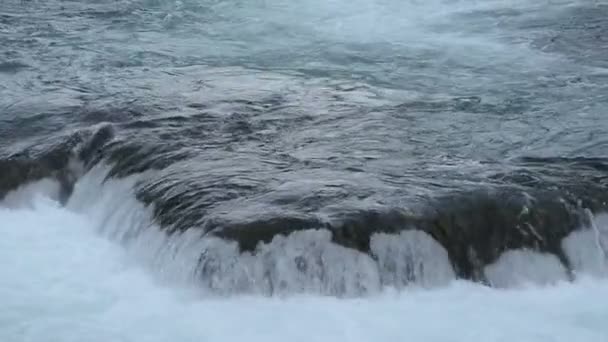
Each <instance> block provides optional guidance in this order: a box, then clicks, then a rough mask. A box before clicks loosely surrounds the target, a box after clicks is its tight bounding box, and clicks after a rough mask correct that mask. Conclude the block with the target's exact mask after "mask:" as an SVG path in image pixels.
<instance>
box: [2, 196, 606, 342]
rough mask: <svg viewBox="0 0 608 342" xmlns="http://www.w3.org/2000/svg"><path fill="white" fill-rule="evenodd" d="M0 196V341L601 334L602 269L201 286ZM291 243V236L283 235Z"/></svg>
mask: <svg viewBox="0 0 608 342" xmlns="http://www.w3.org/2000/svg"><path fill="white" fill-rule="evenodd" d="M32 203H33V205H32V206H31V207H24V208H17V209H7V208H0V234H1V238H0V260H2V261H3V262H2V267H0V279H1V281H0V303H2V306H1V307H0V341H3V342H25V341H27V342H48V341H62V342H81V341H87V342H107V341H121V342H135V341H137V342H141V341H146V342H166V341H175V342H187V341H225V342H230V341H244V340H247V341H252V342H256V341H264V342H272V341H307V342H308V341H311V340H313V341H346V340H348V341H404V340H412V341H454V342H458V341H487V342H493V341H521V342H528V341H529V342H532V341H535V342H536V341H552V342H570V341H586V342H603V341H605V340H606V336H608V326H607V325H606V323H605V317H606V315H608V308H607V307H606V305H605V302H604V301H603V300H601V299H602V298H606V297H607V296H608V283H607V282H606V281H605V280H590V279H583V280H580V281H578V282H577V283H575V284H571V283H566V284H560V285H558V286H552V287H548V288H531V289H526V290H496V289H490V288H487V287H483V286H480V285H475V284H471V283H467V282H456V283H453V284H452V285H451V286H449V287H447V288H442V289H436V290H432V291H429V290H422V291H420V290H405V291H402V292H400V293H390V292H385V293H382V294H378V295H375V296H371V297H367V298H358V299H337V298H331V297H330V298H328V297H321V296H311V295H301V296H292V297H289V298H284V299H280V298H266V297H261V296H254V297H242V296H235V297H231V298H208V297H200V296H199V295H198V294H197V293H196V292H192V291H190V290H189V289H187V288H182V287H177V286H164V285H162V284H159V283H158V282H157V281H156V280H155V279H154V277H152V276H151V273H149V272H147V271H146V270H145V269H142V268H141V267H140V266H139V265H138V264H137V263H134V262H133V258H132V255H131V254H130V253H128V252H127V249H126V248H124V247H123V246H121V245H119V244H117V243H115V242H111V241H110V240H108V239H107V238H104V237H102V236H99V234H97V233H96V232H95V230H94V229H93V227H95V226H97V225H98V222H94V221H93V217H91V216H87V215H85V214H79V213H75V212H73V211H68V210H65V209H64V208H61V207H60V206H59V205H57V203H56V202H53V201H50V200H41V199H38V200H35V201H33V202H32ZM284 243H288V242H284Z"/></svg>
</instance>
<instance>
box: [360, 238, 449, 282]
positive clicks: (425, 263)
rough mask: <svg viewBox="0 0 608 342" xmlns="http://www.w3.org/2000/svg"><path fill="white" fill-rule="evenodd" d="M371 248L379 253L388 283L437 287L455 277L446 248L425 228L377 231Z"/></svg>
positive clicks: (385, 279)
mask: <svg viewBox="0 0 608 342" xmlns="http://www.w3.org/2000/svg"><path fill="white" fill-rule="evenodd" d="M370 249H371V252H372V254H373V255H375V256H376V257H377V260H378V265H379V268H380V275H381V279H382V283H383V284H385V285H388V286H396V287H398V288H402V287H404V286H407V285H412V284H415V285H420V286H423V287H436V286H441V285H447V284H449V283H450V282H451V281H452V280H454V279H456V275H455V273H454V270H453V269H452V265H451V264H450V259H449V257H448V253H447V252H446V250H445V249H444V248H443V247H442V246H441V245H440V244H439V243H438V242H437V241H435V240H434V239H433V238H431V237H430V236H429V235H428V234H426V233H424V232H421V231H418V230H410V231H403V232H401V233H400V234H398V235H394V234H374V235H373V236H372V238H371V241H370Z"/></svg>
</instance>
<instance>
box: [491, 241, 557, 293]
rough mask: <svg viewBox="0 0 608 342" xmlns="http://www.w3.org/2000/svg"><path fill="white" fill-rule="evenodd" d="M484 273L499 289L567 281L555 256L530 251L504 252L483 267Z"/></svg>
mask: <svg viewBox="0 0 608 342" xmlns="http://www.w3.org/2000/svg"><path fill="white" fill-rule="evenodd" d="M484 273H485V276H486V278H487V280H488V281H489V282H490V284H491V285H492V286H495V287H500V288H505V287H522V286H527V285H530V284H535V285H551V284H555V283H558V282H561V281H566V280H568V273H567V271H566V268H565V267H564V266H563V265H562V264H561V263H560V261H559V259H558V258H557V257H556V256H555V255H552V254H547V253H539V252H535V251H531V250H511V251H507V252H504V253H503V254H502V255H501V256H500V258H498V260H497V261H496V262H494V263H492V264H490V265H487V266H486V267H485V269H484Z"/></svg>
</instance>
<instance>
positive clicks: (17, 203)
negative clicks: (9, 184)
mask: <svg viewBox="0 0 608 342" xmlns="http://www.w3.org/2000/svg"><path fill="white" fill-rule="evenodd" d="M60 190H61V186H60V184H59V182H57V181H56V180H53V179H50V178H44V179H41V180H37V181H34V182H30V183H26V184H23V185H21V186H20V187H18V188H17V189H15V190H13V191H10V192H9V193H7V194H6V196H5V197H4V198H3V199H2V201H1V203H0V205H2V206H4V207H8V208H19V207H32V206H33V205H34V202H35V201H36V200H38V199H40V198H51V199H54V200H59V193H60Z"/></svg>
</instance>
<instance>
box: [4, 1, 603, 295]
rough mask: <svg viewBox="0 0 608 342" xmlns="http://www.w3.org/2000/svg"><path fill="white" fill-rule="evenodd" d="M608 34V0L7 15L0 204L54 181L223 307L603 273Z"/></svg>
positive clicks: (46, 7)
mask: <svg viewBox="0 0 608 342" xmlns="http://www.w3.org/2000/svg"><path fill="white" fill-rule="evenodd" d="M607 34H608V3H606V2H605V1H583V0H571V1H567V0H563V1H557V0H556V1H543V2H531V1H518V0H510V1H492V0H486V1H473V0H461V1H459V0H452V1H447V0H431V1H413V0H403V1H397V0H355V1H343V0H333V1H320V0H302V1H281V0H252V1H239V0H230V1H219V0H218V1H207V0H187V1H168V0H167V1H165V0H149V1H143V0H132V1H110V0H99V1H89V0H81V1H57V0H50V1H21V0H19V1H17V0H3V1H2V2H1V3H0V198H4V199H5V205H8V204H10V206H16V207H19V205H20V204H19V203H21V202H22V201H23V200H25V201H26V202H27V200H29V197H28V196H30V197H31V192H28V191H29V190H28V191H25V190H23V186H26V187H27V186H28V184H30V185H31V182H34V181H35V182H37V181H41V180H42V181H43V182H44V181H49V182H51V184H55V183H53V182H54V181H55V180H56V181H57V184H55V185H53V187H56V188H57V189H55V190H53V191H54V192H53V194H54V195H53V196H52V197H53V198H55V199H57V200H58V202H59V203H60V204H61V205H65V206H66V208H68V209H69V208H71V207H73V206H76V207H77V208H78V210H81V211H84V212H87V213H89V214H91V213H92V214H91V215H93V216H94V217H95V218H96V220H97V221H95V222H102V223H101V224H100V227H97V228H99V229H100V230H101V231H106V230H107V229H108V228H107V227H106V226H104V223H103V222H105V223H107V222H115V221H116V222H123V225H119V228H116V229H114V228H112V229H113V230H112V232H111V234H109V236H111V237H112V238H113V239H114V240H116V241H118V242H120V243H123V244H127V245H128V244H133V243H134V242H133V241H136V242H137V243H139V244H145V243H144V242H142V241H148V240H145V234H146V233H145V232H148V231H150V232H153V233H150V234H157V233H159V231H161V232H162V234H165V235H162V236H165V237H164V238H161V237H157V238H154V239H153V241H155V242H150V241H148V243H150V245H149V246H148V247H149V248H148V252H147V255H148V257H146V258H147V259H146V258H144V259H146V260H156V261H154V262H152V264H153V267H152V270H156V271H158V270H159V269H162V270H163V272H165V271H166V270H167V269H172V270H173V271H171V272H173V273H171V274H172V275H173V276H174V277H178V278H180V277H182V278H183V277H185V278H188V279H190V278H192V277H194V278H196V280H195V282H196V283H199V284H200V283H202V284H203V285H204V286H203V287H204V288H206V289H211V290H213V291H217V292H220V293H224V294H226V293H228V294H230V293H233V292H239V293H241V292H245V293H249V292H254V293H263V294H276V293H292V292H298V293H299V292H320V293H324V294H332V295H345V294H347V295H360V294H367V293H369V292H374V291H375V290H377V289H379V288H382V287H383V286H393V287H397V288H401V287H403V286H405V285H409V284H412V283H417V284H423V285H424V286H427V285H428V286H431V285H433V286H435V285H445V284H446V283H449V282H450V281H451V280H453V279H454V278H466V279H471V280H475V281H478V282H481V283H484V284H486V285H491V286H498V287H501V286H506V287H509V286H510V285H513V284H516V283H519V280H517V279H520V278H521V277H523V278H526V279H528V278H529V279H528V280H530V279H532V280H535V281H537V282H540V283H547V282H553V281H558V280H560V281H561V280H575V279H577V278H578V276H579V274H578V273H577V272H578V271H580V270H581V269H584V270H585V271H589V270H592V272H590V273H593V274H604V271H605V256H606V250H607V248H606V246H608V233H606V231H605V229H603V228H602V227H603V226H601V225H598V224H596V220H595V217H596V216H597V215H601V214H602V213H603V212H605V211H606V209H608V176H607V174H606V172H607V171H608V159H607V155H606V149H607V148H608V138H607V137H608V135H607V132H608V119H606V115H607V114H608V58H607V57H606V56H608V38H607ZM19 187H21V190H18V191H17V195H16V194H15V193H14V192H12V191H13V190H16V189H18V188H19ZM83 188H84V190H83ZM83 193H84V194H87V195H86V196H85V195H83ZM91 193H98V195H97V196H98V197H95V195H92V194H91ZM24 194H25V195H24ZM83 196H84V197H83ZM85 198H86V200H84V199H85ZM92 199H95V200H92ZM7 203H8V204H7ZM11 203H12V204H11ZM15 203H17V204H15ZM100 203H105V204H104V205H102V204H100ZM113 227H116V226H113ZM579 233H580V234H579ZM577 234H579V235H577ZM142 236H144V237H143V238H142ZM581 236H582V237H581ZM573 241H575V242H573ZM583 245H584V246H588V248H586V249H585V248H582V247H580V248H579V247H572V246H583ZM138 248H141V246H140V247H138ZM144 249H145V248H144ZM583 250H587V251H590V252H588V253H586V254H585V253H583V252H582V251H583ZM537 252H538V253H542V254H541V255H540V256H538V255H536V254H534V253H537ZM155 253H157V254H155ZM530 253H532V254H530ZM581 253H582V254H581ZM159 260H161V261H159ZM530 260H532V261H530ZM581 260H583V261H581ZM589 260H593V261H589ZM528 261H530V262H528ZM167 263H168V264H170V265H172V266H167V265H168V264H167ZM496 263H498V264H499V265H510V266H509V267H511V269H512V271H511V272H510V273H509V272H507V273H509V274H508V276H506V277H505V276H503V275H504V273H505V272H504V269H503V268H500V267H498V271H497V268H496V267H495V266H492V265H496ZM528 264H530V265H544V266H542V267H540V268H542V269H544V270H548V271H547V272H540V273H539V272H537V269H538V268H535V267H536V266H535V267H531V268H530V267H528ZM589 265H593V266H589ZM180 270H182V271H180ZM293 270H296V271H297V272H295V273H293V272H292V271H293ZM513 279H516V281H515V280H513ZM190 280H192V279H190Z"/></svg>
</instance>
